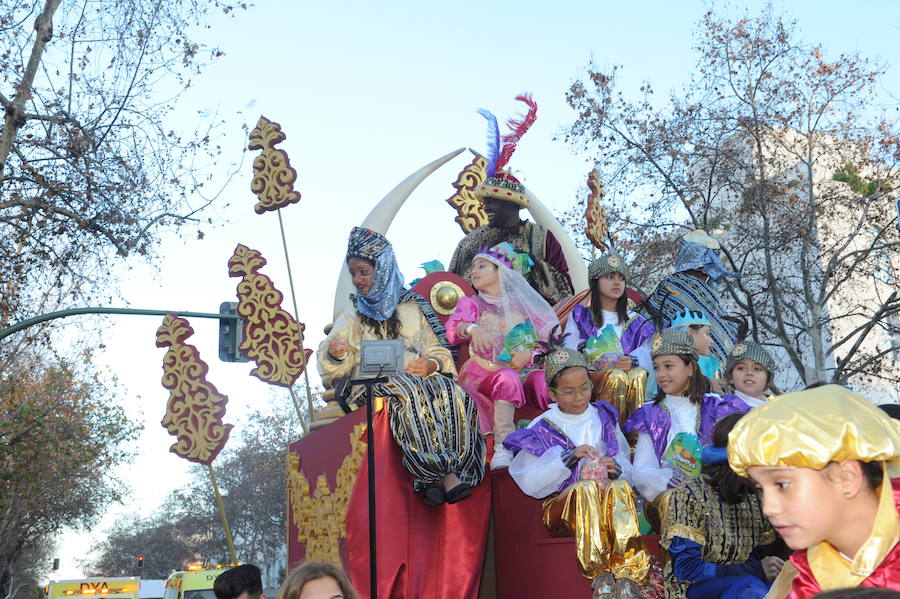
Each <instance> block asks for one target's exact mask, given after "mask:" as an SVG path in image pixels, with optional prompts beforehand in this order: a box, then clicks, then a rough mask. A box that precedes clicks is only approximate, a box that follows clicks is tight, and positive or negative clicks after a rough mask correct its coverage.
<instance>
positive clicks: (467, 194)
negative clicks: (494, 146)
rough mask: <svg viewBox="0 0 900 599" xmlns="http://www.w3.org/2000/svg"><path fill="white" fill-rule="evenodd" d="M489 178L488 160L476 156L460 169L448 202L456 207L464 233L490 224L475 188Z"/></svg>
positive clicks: (458, 219)
mask: <svg viewBox="0 0 900 599" xmlns="http://www.w3.org/2000/svg"><path fill="white" fill-rule="evenodd" d="M486 178H487V160H485V159H484V158H482V157H481V156H476V157H475V159H474V160H472V164H470V165H469V166H467V167H466V168H464V169H463V170H462V171H460V173H459V176H457V177H456V181H455V182H454V183H453V187H455V188H456V193H454V194H453V195H452V196H451V197H450V198H449V199H448V200H447V203H448V204H450V205H451V206H453V208H455V209H456V214H457V216H456V218H455V219H454V220H455V221H456V223H457V224H458V225H459V227H460V228H461V229H462V230H463V233H465V234H467V235H468V234H469V233H470V232H472V231H473V230H474V229H477V228H478V227H481V226H482V225H486V224H488V218H487V214H485V212H484V205H483V204H482V203H481V200H479V199H478V198H476V197H475V188H476V187H478V186H479V185H481V184H482V183H483V182H484V180H485V179H486Z"/></svg>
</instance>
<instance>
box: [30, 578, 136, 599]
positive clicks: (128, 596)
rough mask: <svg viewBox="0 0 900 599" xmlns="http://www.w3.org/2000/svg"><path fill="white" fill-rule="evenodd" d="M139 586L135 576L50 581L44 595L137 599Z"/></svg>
mask: <svg viewBox="0 0 900 599" xmlns="http://www.w3.org/2000/svg"><path fill="white" fill-rule="evenodd" d="M140 586H141V579H140V578H138V577H136V576H131V577H121V578H114V577H110V578H104V577H97V578H79V579H76V580H52V581H50V583H49V584H48V585H47V587H46V589H45V592H44V594H45V596H46V597H47V599H138V592H139V591H140Z"/></svg>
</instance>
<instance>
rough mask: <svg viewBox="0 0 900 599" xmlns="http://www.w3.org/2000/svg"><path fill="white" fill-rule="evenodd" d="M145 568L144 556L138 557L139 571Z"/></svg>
mask: <svg viewBox="0 0 900 599" xmlns="http://www.w3.org/2000/svg"><path fill="white" fill-rule="evenodd" d="M143 567H144V556H143V555H139V556H138V569H139V570H140V569H143Z"/></svg>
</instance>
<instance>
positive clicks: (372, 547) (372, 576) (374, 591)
mask: <svg viewBox="0 0 900 599" xmlns="http://www.w3.org/2000/svg"><path fill="white" fill-rule="evenodd" d="M387 380H388V378H387V377H383V376H381V372H379V373H378V376H376V377H375V378H371V379H354V380H352V381H350V384H351V385H365V386H366V443H367V445H368V447H367V448H366V458H367V464H368V469H369V585H370V586H369V597H370V599H377V597H378V567H377V564H378V560H377V559H376V555H377V553H376V543H375V541H376V538H377V535H376V531H375V427H374V425H373V416H372V414H373V412H374V411H375V409H374V407H373V406H372V403H373V401H372V387H373V385H375V384H377V383H384V382H387Z"/></svg>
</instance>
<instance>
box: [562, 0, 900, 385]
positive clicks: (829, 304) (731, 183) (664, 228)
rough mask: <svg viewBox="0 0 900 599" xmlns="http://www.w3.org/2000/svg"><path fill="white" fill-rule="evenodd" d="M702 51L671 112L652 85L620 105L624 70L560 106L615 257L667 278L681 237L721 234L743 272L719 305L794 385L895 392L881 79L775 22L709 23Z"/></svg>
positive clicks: (888, 127) (592, 72)
mask: <svg viewBox="0 0 900 599" xmlns="http://www.w3.org/2000/svg"><path fill="white" fill-rule="evenodd" d="M697 44H698V45H697V50H698V52H699V61H698V64H697V67H696V70H695V73H694V74H693V76H692V77H691V79H690V82H689V83H688V84H687V85H686V87H685V89H684V90H683V91H681V92H677V93H672V94H671V96H670V97H669V98H668V99H667V100H665V101H662V100H657V99H656V98H655V96H654V93H653V90H652V88H651V86H650V85H649V84H644V85H643V86H642V88H641V90H640V91H641V99H640V100H638V101H631V100H629V99H627V98H626V97H625V95H624V94H623V93H622V92H621V91H620V90H618V89H617V87H616V69H615V68H614V69H612V70H611V71H609V72H601V71H600V70H598V69H596V68H594V67H590V68H589V69H588V72H587V76H586V77H585V78H584V79H583V80H582V81H577V82H576V83H575V84H573V85H572V87H571V89H570V90H569V92H568V94H567V98H568V101H569V103H570V105H571V106H572V107H573V108H574V109H575V110H576V112H577V113H578V117H577V120H576V121H575V123H574V124H573V125H572V127H571V128H570V129H569V131H568V134H567V140H568V141H569V142H570V143H572V144H573V145H575V146H576V147H578V148H580V149H583V150H586V151H589V152H596V154H597V156H598V159H597V161H598V163H599V164H600V166H601V168H602V169H603V171H604V173H605V174H606V180H607V189H608V190H611V191H612V193H611V195H610V198H609V202H610V206H609V213H610V220H611V222H610V230H611V231H612V232H613V233H614V235H615V237H616V238H617V241H618V243H619V246H620V248H621V249H623V250H625V251H627V252H629V253H631V255H632V256H633V257H634V259H635V262H636V263H637V266H638V271H639V273H640V272H643V273H644V274H650V275H651V276H652V275H653V274H655V273H656V274H657V276H658V273H659V271H660V270H661V268H662V264H664V263H666V262H668V263H670V260H669V257H670V256H671V248H672V244H671V240H672V239H673V238H674V237H675V236H676V234H677V233H678V232H680V231H685V230H686V229H688V228H694V227H698V228H704V229H707V230H709V231H713V232H715V233H718V234H719V236H720V237H721V239H722V241H723V249H724V253H725V255H726V257H727V263H730V266H731V267H732V268H733V269H735V270H738V271H740V272H741V273H742V277H741V279H740V280H738V281H736V282H730V283H729V284H728V287H727V289H726V290H723V297H724V298H727V299H728V300H730V302H733V305H734V306H735V307H736V308H737V310H738V311H740V312H743V313H745V314H746V315H748V316H749V318H750V320H751V323H752V325H753V330H754V336H755V337H757V339H758V340H759V341H762V342H764V343H766V344H768V345H770V346H772V347H774V348H775V349H777V352H778V353H779V355H781V356H782V357H783V359H784V361H785V362H786V364H787V365H789V370H791V371H793V373H794V374H795V378H794V380H795V382H799V381H805V382H806V383H809V382H812V381H813V380H817V379H827V380H832V381H836V382H848V381H853V382H854V383H857V384H867V383H873V382H875V381H879V380H880V381H883V382H888V383H896V382H897V381H900V368H898V365H897V364H898V363H897V354H898V352H900V328H898V315H900V296H898V294H897V287H898V281H900V274H898V273H900V240H898V231H897V213H896V211H895V209H894V200H893V198H892V197H891V190H892V189H893V188H895V187H896V186H897V178H898V173H897V170H896V166H897V162H898V159H900V138H898V131H897V127H896V123H894V122H892V121H890V120H887V119H884V118H882V117H881V115H880V114H879V111H878V108H877V107H878V103H877V101H878V90H879V86H880V85H881V83H882V76H883V73H884V70H883V68H882V67H881V66H880V65H876V64H873V63H872V62H871V61H869V60H867V59H865V58H863V57H860V56H857V55H850V56H840V57H839V58H838V59H836V60H833V61H829V60H827V59H826V58H825V57H824V53H823V51H822V50H821V48H819V47H815V46H809V45H806V44H803V43H801V42H799V41H797V40H796V34H795V31H794V24H793V23H785V22H784V20H782V18H780V17H779V16H777V15H775V14H774V11H772V10H771V9H768V10H765V11H764V12H763V16H761V17H758V18H750V17H745V18H742V19H738V20H736V21H731V22H730V21H727V20H725V19H722V18H719V17H718V16H717V15H715V14H714V13H712V12H710V13H707V14H706V16H705V17H704V19H703V20H702V22H701V24H700V26H699V27H698V31H697ZM660 257H662V258H663V260H660ZM644 284H645V285H646V284H647V281H646V280H645V281H644Z"/></svg>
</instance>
